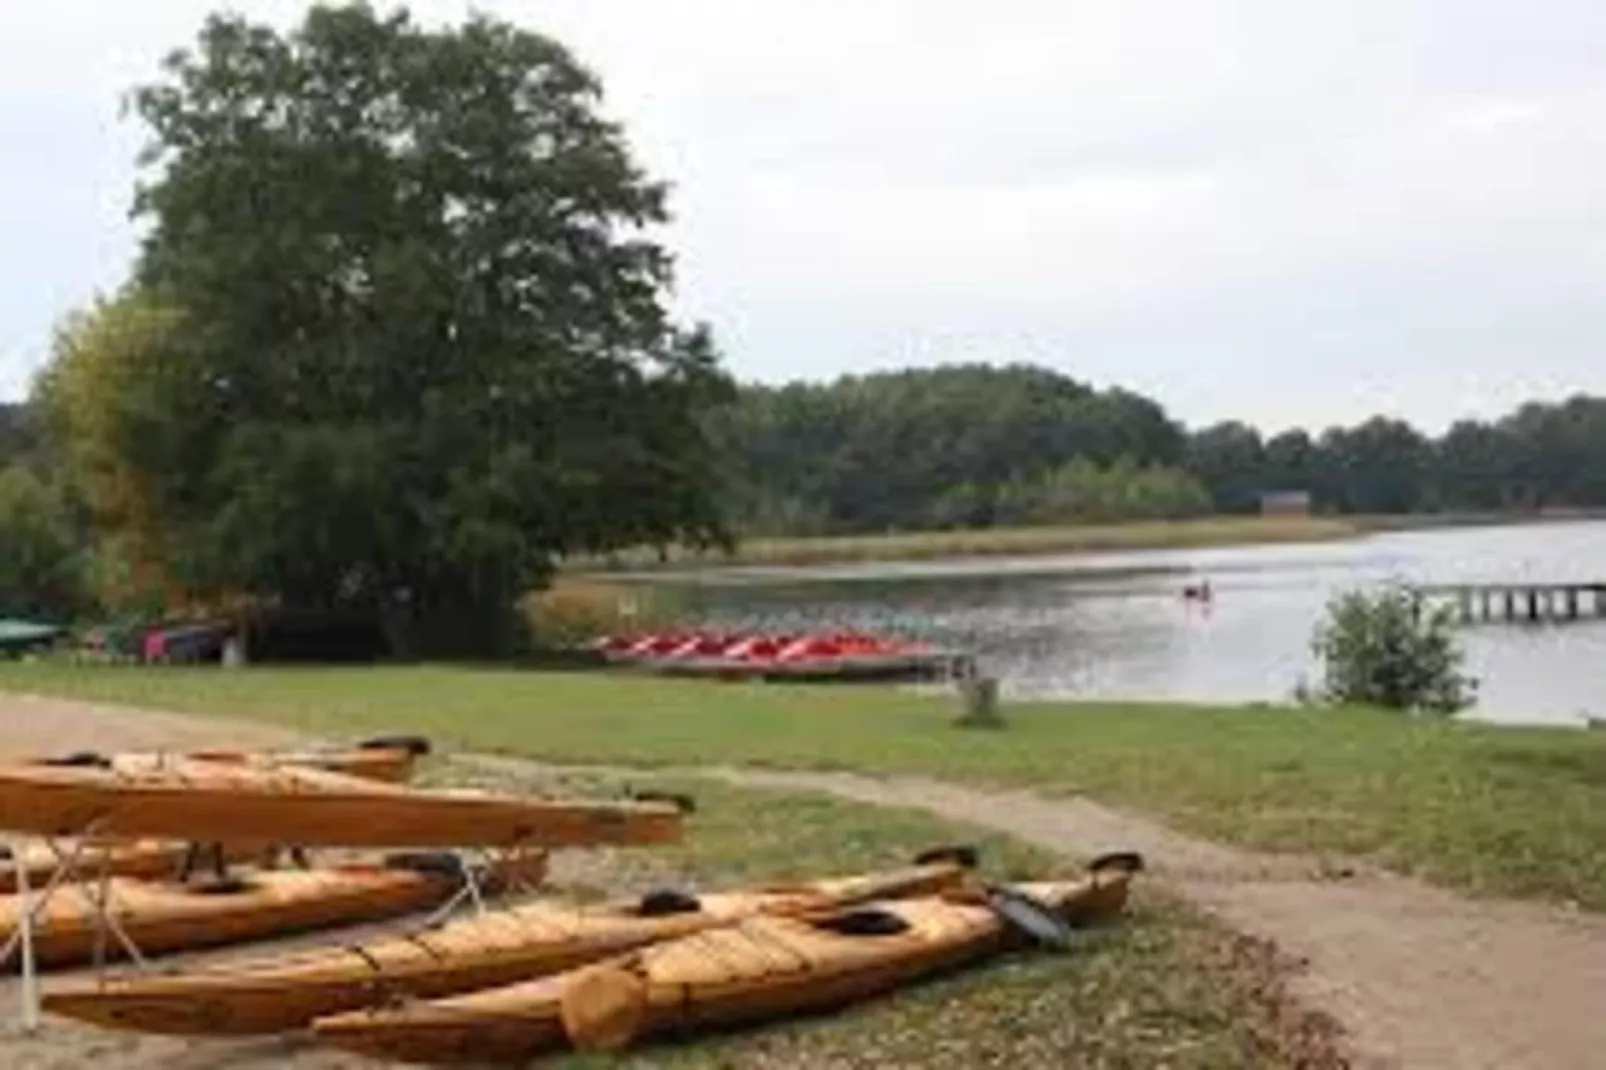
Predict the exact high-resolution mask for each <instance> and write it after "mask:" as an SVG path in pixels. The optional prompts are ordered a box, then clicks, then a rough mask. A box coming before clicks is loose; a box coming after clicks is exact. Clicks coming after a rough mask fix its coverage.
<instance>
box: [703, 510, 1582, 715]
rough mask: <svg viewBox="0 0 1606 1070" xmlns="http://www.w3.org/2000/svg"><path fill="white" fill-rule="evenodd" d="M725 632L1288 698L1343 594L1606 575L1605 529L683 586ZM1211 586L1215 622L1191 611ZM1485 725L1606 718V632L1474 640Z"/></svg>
mask: <svg viewBox="0 0 1606 1070" xmlns="http://www.w3.org/2000/svg"><path fill="white" fill-rule="evenodd" d="M685 578H686V579H687V581H688V584H689V586H690V589H691V595H690V597H691V599H692V601H693V604H694V605H695V606H696V608H697V610H698V612H699V615H700V616H701V618H702V619H704V620H706V621H708V622H710V623H719V624H731V625H740V626H750V627H763V628H773V629H793V628H806V627H821V626H828V627H850V628H865V629H880V630H891V631H896V632H899V633H902V634H905V635H909V636H914V637H919V638H923V639H927V640H930V641H933V642H936V643H939V644H941V645H944V646H953V647H960V648H964V649H969V650H972V651H974V652H976V653H977V654H978V655H979V656H980V659H981V661H982V663H983V666H984V668H985V669H986V670H987V671H989V672H991V673H993V674H995V675H997V676H999V677H1000V679H1001V680H1002V681H1003V686H1004V690H1005V693H1006V694H1009V695H1013V696H1017V697H1076V698H1095V697H1096V698H1128V699H1167V698H1171V699H1193V700H1201V701H1253V700H1268V701H1276V700H1279V699H1285V698H1287V697H1288V696H1289V694H1290V692H1291V691H1292V690H1293V688H1294V687H1295V685H1296V684H1297V683H1298V682H1299V681H1300V679H1301V678H1302V677H1307V678H1313V677H1314V672H1315V663H1314V661H1313V659H1312V657H1311V654H1310V636H1311V631H1312V629H1313V628H1314V627H1315V625H1316V623H1317V622H1318V620H1319V619H1320V617H1321V614H1322V609H1323V606H1324V605H1325V603H1326V601H1327V599H1328V598H1329V597H1330V596H1332V595H1333V594H1334V593H1335V592H1337V591H1340V590H1344V589H1349V588H1354V587H1365V586H1370V585H1375V584H1379V583H1383V582H1386V581H1388V580H1390V579H1394V578H1400V579H1407V580H1412V581H1416V582H1422V583H1452V582H1456V581H1479V580H1511V579H1532V580H1549V581H1557V580H1595V581H1606V522H1594V521H1592V522H1578V523H1566V524H1562V523H1556V524H1542V525H1521V526H1510V527H1483V528H1460V529H1450V530H1438V531H1422V532H1408V533H1397V534H1385V535H1375V536H1371V537H1368V538H1364V539H1358V540H1353V541H1347V542H1335V543H1322V544H1306V545H1292V546H1252V547H1232V548H1222V549H1209V550H1184V551H1144V552H1133V553H1122V554H1097V555H1087V554H1083V555H1077V556H1067V557H1031V558H1009V559H969V560H963V561H949V562H921V563H911V564H898V565H887V564H878V565H873V566H846V567H831V568H814V569H720V570H707V571H704V572H700V573H698V574H696V576H695V577H694V578H693V577H685ZM1200 579H1208V580H1209V581H1210V584H1211V586H1212V588H1213V589H1214V593H1215V598H1214V600H1213V604H1212V605H1211V606H1210V607H1209V609H1208V610H1205V609H1201V608H1200V607H1198V606H1197V605H1194V604H1189V603H1185V602H1184V601H1183V600H1182V598H1181V597H1180V590H1181V588H1182V586H1183V585H1184V584H1186V583H1192V582H1197V581H1198V580H1200ZM1462 636H1463V638H1464V640H1465V644H1466V649H1467V654H1468V666H1469V668H1470V670H1471V671H1472V672H1473V674H1474V675H1476V676H1477V677H1478V678H1479V680H1480V682H1481V687H1480V700H1479V704H1478V707H1477V709H1476V710H1475V711H1474V712H1475V715H1476V716H1480V717H1487V718H1490V719H1495V720H1506V721H1525V722H1548V723H1575V722H1578V721H1579V720H1581V719H1582V718H1583V717H1584V716H1585V715H1586V714H1593V715H1595V716H1606V621H1598V620H1597V621H1587V622H1579V623H1567V624H1555V625H1518V624H1495V625H1479V626H1476V627H1473V628H1468V629H1465V630H1464V631H1463V632H1462Z"/></svg>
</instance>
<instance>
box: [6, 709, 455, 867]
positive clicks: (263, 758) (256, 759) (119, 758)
mask: <svg viewBox="0 0 1606 1070" xmlns="http://www.w3.org/2000/svg"><path fill="white" fill-rule="evenodd" d="M429 752H430V746H429V741H428V740H425V739H423V738H422V737H419V736H391V737H385V738H383V739H374V740H367V741H364V742H362V743H358V744H356V745H355V746H352V747H348V748H330V749H327V750H306V751H249V750H202V751H187V752H185V753H183V754H182V755H180V757H183V758H185V759H192V760H194V759H199V760H203V761H216V762H228V763H234V764H245V765H253V766H258V767H271V766H275V765H301V766H307V767H310V768H314V769H323V770H326V771H329V772H335V773H345V774H347V775H349V776H356V777H361V778H363V779H367V780H380V781H386V782H391V783H395V782H400V781H404V780H407V779H408V778H409V777H410V776H411V775H412V772H413V767H414V765H415V764H416V763H417V760H418V759H419V758H420V757H422V756H424V755H427V754H428V753H429ZM172 760H173V756H171V755H158V754H148V753H140V752H129V753H117V754H113V755H110V756H102V755H99V754H88V753H80V754H73V755H65V756H59V757H50V758H43V759H36V761H37V762H40V763H44V764H49V765H67V766H87V767H91V768H115V769H120V770H122V771H123V772H139V771H142V770H143V771H149V770H151V769H159V768H162V767H163V766H165V765H169V764H171V763H172ZM189 850H190V845H189V844H187V843H183V842H180V841H176V840H157V839H139V840H109V841H94V842H90V843H85V844H83V845H82V847H81V848H80V847H79V845H78V844H77V842H76V841H74V840H72V839H71V838H64V839H63V840H62V841H61V842H58V843H57V844H56V845H55V847H54V848H52V847H50V846H48V845H46V844H42V843H41V844H28V845H24V846H22V847H20V848H18V847H10V846H6V845H0V894H9V893H11V892H15V891H16V890H17V887H18V885H17V877H18V869H19V868H25V869H26V870H27V877H28V885H29V887H31V888H35V889H37V888H39V887H41V886H43V884H44V883H45V882H46V881H48V880H49V879H50V877H51V875H52V874H54V873H55V871H56V869H57V868H58V867H59V866H60V865H61V864H62V862H63V861H64V860H65V859H67V858H68V857H69V856H73V855H74V853H75V852H76V857H75V858H74V871H75V872H74V876H76V877H79V878H92V877H98V876H99V875H100V873H101V872H102V871H103V870H104V871H105V872H106V873H108V874H110V875H112V876H116V877H146V878H161V877H171V876H173V875H175V874H177V873H178V872H179V871H180V868H181V867H182V866H183V865H184V860H185V857H186V855H187V853H188V852H189ZM259 853H260V851H259V850H258V849H256V848H252V847H250V846H246V847H238V846H229V845H225V846H224V853H223V861H225V862H241V861H245V860H247V859H249V858H252V857H253V856H255V855H258V854H259Z"/></svg>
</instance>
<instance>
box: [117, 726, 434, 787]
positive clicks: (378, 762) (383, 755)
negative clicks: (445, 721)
mask: <svg viewBox="0 0 1606 1070" xmlns="http://www.w3.org/2000/svg"><path fill="white" fill-rule="evenodd" d="M429 752H430V744H429V740H427V739H425V738H424V737H422V736H385V737H382V738H379V739H370V740H366V741H364V742H362V743H358V744H357V745H356V746H354V747H348V748H330V749H325V750H302V751H244V750H199V751H190V752H188V753H187V755H186V757H190V758H199V759H204V760H206V761H212V762H234V763H237V764H239V763H244V764H251V765H259V766H262V765H266V766H283V765H301V766H306V767H308V768H311V769H323V770H326V771H328V772H331V773H345V774H347V775H349V776H356V777H362V778H363V779H365V780H382V781H386V782H388V783H392V784H396V783H401V782H403V781H406V780H407V779H409V778H410V777H411V776H412V775H413V768H414V766H415V765H416V764H417V762H418V759H420V758H422V757H424V756H426V755H428V754H429ZM136 758H137V759H146V760H154V761H156V762H158V763H159V762H160V760H161V756H160V755H156V756H150V755H138V756H135V755H127V756H125V755H117V756H115V757H114V759H113V760H114V761H119V760H121V761H128V760H129V759H136Z"/></svg>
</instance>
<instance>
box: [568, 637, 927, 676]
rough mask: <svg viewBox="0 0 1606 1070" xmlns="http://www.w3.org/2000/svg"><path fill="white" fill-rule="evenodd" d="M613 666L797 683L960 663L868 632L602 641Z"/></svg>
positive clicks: (920, 671) (911, 672)
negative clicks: (793, 681) (954, 662)
mask: <svg viewBox="0 0 1606 1070" xmlns="http://www.w3.org/2000/svg"><path fill="white" fill-rule="evenodd" d="M596 649H597V650H598V651H599V652H600V653H601V655H602V656H603V657H604V658H605V659H607V660H608V661H610V662H613V663H615V664H619V665H627V666H632V667H635V668H640V669H644V670H647V671H651V672H656V673H662V674H666V675H676V676H705V677H714V678H720V679H766V680H796V681H805V680H807V681H826V680H835V681H847V680H891V679H908V678H916V677H922V676H931V675H934V674H937V673H940V672H941V671H943V670H944V669H945V668H946V667H948V666H949V665H950V664H951V663H952V662H953V656H952V655H951V654H946V653H944V652H943V651H940V650H938V649H936V648H935V647H932V646H929V645H927V644H924V643H911V642H906V641H904V640H899V639H889V638H885V637H882V636H875V635H867V634H864V633H860V632H813V633H805V634H797V635H794V634H767V633H745V634H732V633H726V632H667V633H655V634H650V635H643V636H618V637H609V638H605V639H603V640H601V641H600V642H599V643H598V644H597V646H596Z"/></svg>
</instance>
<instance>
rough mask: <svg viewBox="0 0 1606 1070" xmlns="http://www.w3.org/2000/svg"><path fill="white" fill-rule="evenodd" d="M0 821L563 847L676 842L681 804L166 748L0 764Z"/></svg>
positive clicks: (34, 829)
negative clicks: (412, 780)
mask: <svg viewBox="0 0 1606 1070" xmlns="http://www.w3.org/2000/svg"><path fill="white" fill-rule="evenodd" d="M0 829H9V830H12V831H18V832H27V833H33V834H35V835H41V836H84V835H93V836H96V837H123V838H153V839H173V840H183V841H186V842H200V843H225V844H234V845H251V844H256V845H272V844H286V845H296V846H304V847H313V846H332V847H458V846H485V847H511V846H525V847H573V846H589V845H599V844H654V843H674V842H678V841H679V839H680V836H681V810H680V808H679V807H677V806H674V805H671V804H667V803H656V802H634V801H613V800H587V799H548V798H527V797H521V796H515V795H504V794H496V793H492V792H486V791H478V790H471V789H461V790H447V789H438V790H430V791H425V790H421V789H414V788H408V787H404V786H401V785H396V784H388V783H383V782H379V781H371V780H364V779H361V778H359V777H354V776H349V775H346V774H343V773H332V772H328V771H325V770H322V769H314V768H310V767H307V766H302V765H260V764H257V763H254V762H228V761H215V760H207V759H197V758H182V757H173V758H163V759H162V760H161V761H160V762H158V763H144V762H136V763H135V764H134V768H132V769H130V768H127V767H126V763H125V767H124V768H118V763H117V762H115V761H109V760H102V761H98V762H88V763H82V764H80V763H78V762H76V761H66V762H60V763H38V762H35V763H12V764H6V765H0Z"/></svg>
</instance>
